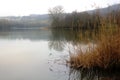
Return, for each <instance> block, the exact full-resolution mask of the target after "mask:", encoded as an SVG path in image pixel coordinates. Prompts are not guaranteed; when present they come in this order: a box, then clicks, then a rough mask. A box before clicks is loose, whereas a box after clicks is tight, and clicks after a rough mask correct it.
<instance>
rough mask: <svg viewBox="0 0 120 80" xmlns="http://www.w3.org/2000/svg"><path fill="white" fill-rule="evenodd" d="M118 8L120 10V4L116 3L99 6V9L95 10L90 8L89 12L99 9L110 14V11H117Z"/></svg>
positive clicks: (103, 13)
mask: <svg viewBox="0 0 120 80" xmlns="http://www.w3.org/2000/svg"><path fill="white" fill-rule="evenodd" d="M116 10H120V4H114V5H111V6H108V7H105V8H99V9H95V10H90V11H87V12H88V13H94V12H96V11H99V13H100V14H102V15H105V14H108V13H110V12H113V11H116Z"/></svg>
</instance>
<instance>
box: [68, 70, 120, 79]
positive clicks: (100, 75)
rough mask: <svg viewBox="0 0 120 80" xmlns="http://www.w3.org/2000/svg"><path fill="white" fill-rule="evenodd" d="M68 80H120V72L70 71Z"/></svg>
mask: <svg viewBox="0 0 120 80" xmlns="http://www.w3.org/2000/svg"><path fill="white" fill-rule="evenodd" d="M68 80H120V72H119V71H111V70H109V71H105V70H85V69H81V70H74V69H70V71H69V79H68Z"/></svg>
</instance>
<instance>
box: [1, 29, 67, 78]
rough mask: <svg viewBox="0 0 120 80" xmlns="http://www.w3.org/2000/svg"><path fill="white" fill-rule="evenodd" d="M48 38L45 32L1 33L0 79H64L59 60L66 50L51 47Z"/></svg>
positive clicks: (63, 69) (65, 76)
mask: <svg viewBox="0 0 120 80" xmlns="http://www.w3.org/2000/svg"><path fill="white" fill-rule="evenodd" d="M51 36H52V35H51V31H49V30H47V31H42V30H26V31H20V30H17V31H1V32H0V80H67V78H68V76H67V75H65V74H67V72H66V71H67V67H66V66H65V65H64V64H63V62H61V61H60V59H62V57H64V56H65V55H64V54H66V51H65V50H63V49H61V48H60V49H59V45H58V46H57V47H58V49H57V48H56V47H52V46H54V45H55V44H54V45H53V44H52V43H53V41H51V39H50V37H51ZM55 42H56V44H57V41H55ZM54 48H56V49H57V50H55V49H54ZM58 64H59V65H58Z"/></svg>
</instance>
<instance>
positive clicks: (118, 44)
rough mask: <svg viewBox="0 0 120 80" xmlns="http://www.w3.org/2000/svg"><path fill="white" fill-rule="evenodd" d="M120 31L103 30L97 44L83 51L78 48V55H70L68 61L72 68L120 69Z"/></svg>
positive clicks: (97, 38) (116, 29) (117, 29)
mask: <svg viewBox="0 0 120 80" xmlns="http://www.w3.org/2000/svg"><path fill="white" fill-rule="evenodd" d="M119 30H120V29H119V28H115V29H109V30H105V29H103V28H102V29H101V30H99V32H100V33H99V35H97V36H99V37H95V38H96V42H95V43H94V44H92V45H89V47H88V48H86V49H85V50H82V49H81V48H78V49H77V51H76V53H70V58H69V60H68V61H67V63H68V64H69V66H70V67H72V68H75V69H79V68H87V69H90V68H101V69H111V68H120V31H119Z"/></svg>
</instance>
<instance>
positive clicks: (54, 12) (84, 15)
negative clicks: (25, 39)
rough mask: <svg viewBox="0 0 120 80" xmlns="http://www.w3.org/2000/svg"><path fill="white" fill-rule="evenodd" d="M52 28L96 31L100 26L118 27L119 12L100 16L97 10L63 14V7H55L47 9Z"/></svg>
mask: <svg viewBox="0 0 120 80" xmlns="http://www.w3.org/2000/svg"><path fill="white" fill-rule="evenodd" d="M49 16H50V19H51V27H52V28H71V29H92V30H93V29H98V28H99V27H100V26H108V25H119V26H120V10H113V11H111V12H109V13H107V14H101V13H100V12H99V9H97V10H96V11H95V12H93V13H90V12H87V11H85V12H77V11H73V12H72V13H65V12H64V10H63V7H61V6H56V7H54V8H52V9H49Z"/></svg>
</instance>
